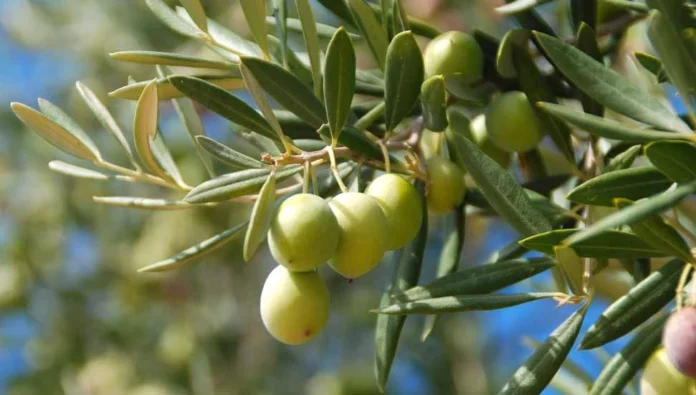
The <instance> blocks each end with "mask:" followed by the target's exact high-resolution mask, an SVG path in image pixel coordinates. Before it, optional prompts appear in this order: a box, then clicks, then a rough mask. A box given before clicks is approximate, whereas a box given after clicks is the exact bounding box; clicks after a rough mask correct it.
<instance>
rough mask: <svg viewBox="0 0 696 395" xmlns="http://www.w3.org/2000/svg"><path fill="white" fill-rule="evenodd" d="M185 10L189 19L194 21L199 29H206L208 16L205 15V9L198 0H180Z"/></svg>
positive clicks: (205, 30)
mask: <svg viewBox="0 0 696 395" xmlns="http://www.w3.org/2000/svg"><path fill="white" fill-rule="evenodd" d="M180 1H181V5H183V6H184V8H185V9H186V12H188V14H189V15H190V16H191V19H193V21H194V22H195V23H196V26H198V28H199V29H201V30H202V31H204V32H207V31H208V18H206V16H205V10H204V9H203V5H202V4H201V2H200V0H180Z"/></svg>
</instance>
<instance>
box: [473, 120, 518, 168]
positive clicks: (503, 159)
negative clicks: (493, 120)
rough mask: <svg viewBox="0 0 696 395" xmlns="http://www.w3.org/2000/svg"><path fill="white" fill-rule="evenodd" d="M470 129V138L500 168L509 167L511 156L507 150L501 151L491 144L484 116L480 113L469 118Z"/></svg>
mask: <svg viewBox="0 0 696 395" xmlns="http://www.w3.org/2000/svg"><path fill="white" fill-rule="evenodd" d="M469 127H470V129H471V140H472V141H473V142H474V143H476V145H478V147H479V148H480V149H481V151H483V152H484V153H485V154H486V155H488V156H489V157H490V158H491V159H493V160H494V161H496V162H497V163H498V164H499V165H500V166H501V167H502V168H504V169H507V168H508V167H510V162H511V160H512V157H511V155H510V153H509V152H507V151H503V150H502V149H500V148H498V147H497V146H496V145H495V144H493V143H492V142H491V140H490V138H489V137H488V130H486V116H485V115H483V114H481V115H478V116H476V117H474V119H472V120H471V123H470V124H469Z"/></svg>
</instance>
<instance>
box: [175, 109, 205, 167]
mask: <svg viewBox="0 0 696 395" xmlns="http://www.w3.org/2000/svg"><path fill="white" fill-rule="evenodd" d="M172 106H174V110H175V111H176V113H177V115H178V116H179V120H181V123H182V124H183V125H184V127H185V129H186V131H187V132H188V135H189V136H190V137H191V139H192V141H193V144H194V145H195V146H196V152H197V153H198V156H199V157H200V158H201V162H203V166H204V167H205V169H206V171H207V172H208V175H210V176H211V177H215V170H214V168H213V162H212V160H211V159H210V158H209V157H207V156H205V155H203V152H202V151H201V147H200V146H199V145H198V143H197V142H196V137H198V136H205V129H204V128H203V121H202V120H201V117H200V116H199V115H198V111H196V107H194V105H193V102H192V101H191V100H189V99H179V100H172Z"/></svg>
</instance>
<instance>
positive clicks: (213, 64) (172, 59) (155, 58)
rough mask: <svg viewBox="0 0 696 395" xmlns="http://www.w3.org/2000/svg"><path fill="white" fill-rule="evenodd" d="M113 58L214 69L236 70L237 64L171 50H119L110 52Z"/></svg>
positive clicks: (123, 60)
mask: <svg viewBox="0 0 696 395" xmlns="http://www.w3.org/2000/svg"><path fill="white" fill-rule="evenodd" d="M109 56H111V57H112V58H113V59H116V60H119V61H121V62H131V63H140V64H153V65H156V64H160V65H165V66H179V67H192V68H197V69H214V70H227V71H233V72H234V71H238V70H239V66H238V65H237V64H235V63H232V62H227V61H224V60H210V59H203V58H199V57H194V56H186V55H181V54H178V53H171V52H157V51H120V52H113V53H110V54H109Z"/></svg>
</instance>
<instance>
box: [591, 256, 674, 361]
mask: <svg viewBox="0 0 696 395" xmlns="http://www.w3.org/2000/svg"><path fill="white" fill-rule="evenodd" d="M684 265H685V263H684V261H682V260H680V259H675V260H672V261H670V262H669V263H667V264H666V265H664V266H663V267H661V268H660V269H659V270H657V271H655V272H653V273H651V274H650V276H648V277H647V278H646V279H645V280H643V281H641V282H640V283H639V284H638V285H636V286H635V287H633V288H632V289H631V291H629V292H628V293H627V294H626V295H624V296H622V297H621V298H619V300H617V301H616V302H614V303H613V304H612V305H611V306H609V307H608V308H607V309H606V310H605V311H604V312H603V313H602V315H601V317H599V319H598V320H597V321H596V322H595V323H594V324H592V326H591V327H590V329H588V330H587V332H586V333H585V336H584V337H583V338H582V341H581V342H580V348H581V349H583V350H588V349H591V348H596V347H599V346H602V345H604V344H606V343H608V342H610V341H612V340H615V339H618V338H619V337H621V336H623V335H625V334H627V333H628V332H630V331H632V330H633V329H634V328H636V327H637V326H638V325H640V324H642V323H643V322H645V321H647V320H648V319H649V318H650V317H652V316H653V315H655V313H657V312H658V311H660V310H661V309H662V308H663V307H665V305H666V304H667V303H669V302H670V301H671V300H672V299H674V296H675V289H676V288H677V284H678V283H679V277H680V276H681V273H682V269H683V268H684Z"/></svg>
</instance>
